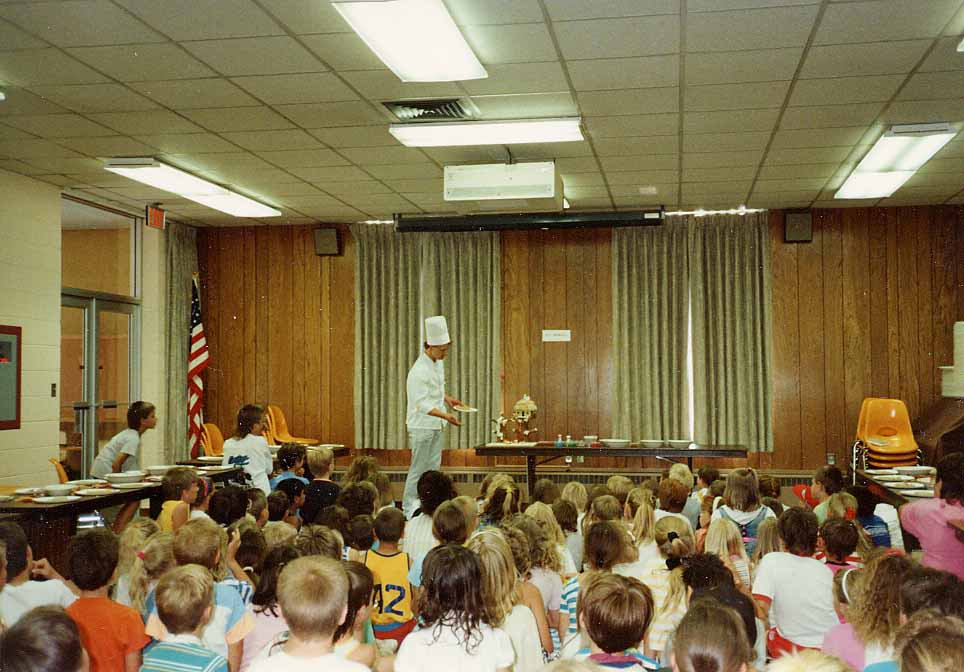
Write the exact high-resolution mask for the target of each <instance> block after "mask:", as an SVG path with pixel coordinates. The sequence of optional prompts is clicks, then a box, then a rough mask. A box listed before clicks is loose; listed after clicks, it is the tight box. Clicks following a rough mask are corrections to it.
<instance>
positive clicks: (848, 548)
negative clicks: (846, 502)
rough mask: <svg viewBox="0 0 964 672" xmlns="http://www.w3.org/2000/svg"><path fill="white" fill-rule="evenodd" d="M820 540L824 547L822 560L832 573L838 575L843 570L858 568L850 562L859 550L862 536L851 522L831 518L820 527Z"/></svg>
mask: <svg viewBox="0 0 964 672" xmlns="http://www.w3.org/2000/svg"><path fill="white" fill-rule="evenodd" d="M820 538H821V539H822V540H823V547H824V554H823V555H824V557H823V558H822V559H823V561H824V563H825V564H826V565H827V567H828V568H829V569H830V571H831V572H833V573H834V574H836V573H837V572H839V571H840V570H841V569H846V568H853V567H856V566H857V565H856V564H853V563H852V562H851V561H850V560H851V556H852V555H853V553H854V551H855V550H857V543H858V542H859V541H860V536H859V535H858V533H857V527H856V526H855V525H854V524H853V523H852V522H851V521H849V520H841V519H839V518H831V519H830V520H828V521H827V522H825V523H824V524H823V525H821V526H820Z"/></svg>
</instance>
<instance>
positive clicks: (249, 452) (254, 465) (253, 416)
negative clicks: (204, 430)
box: [221, 404, 274, 495]
mask: <svg viewBox="0 0 964 672" xmlns="http://www.w3.org/2000/svg"><path fill="white" fill-rule="evenodd" d="M263 429H264V409H263V408H261V407H260V406H257V405H255V404H246V405H245V406H242V407H241V410H240V411H238V426H237V429H236V430H235V433H234V436H232V437H231V438H230V439H228V440H227V441H225V442H224V456H223V458H222V459H221V464H222V465H223V466H225V467H241V468H242V469H244V473H245V475H246V476H247V479H246V480H250V481H251V485H252V486H253V487H255V488H259V489H261V490H262V491H264V494H266V495H267V494H269V493H270V492H271V485H270V484H269V482H268V476H269V475H270V474H271V471H272V469H273V468H274V462H273V460H272V458H271V449H270V448H268V442H267V441H266V440H265V438H264V437H263V436H261V432H262V430H263Z"/></svg>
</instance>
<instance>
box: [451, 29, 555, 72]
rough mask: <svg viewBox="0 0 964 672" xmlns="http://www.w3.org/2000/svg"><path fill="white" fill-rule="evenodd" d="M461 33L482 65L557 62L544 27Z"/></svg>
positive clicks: (547, 31)
mask: <svg viewBox="0 0 964 672" xmlns="http://www.w3.org/2000/svg"><path fill="white" fill-rule="evenodd" d="M462 33H463V34H464V35H465V39H466V40H467V41H468V43H469V45H470V46H471V47H472V51H474V52H475V55H476V56H478V58H479V60H480V61H481V62H482V63H483V64H485V65H490V64H493V65H494V64H501V63H533V62H538V61H554V60H556V47H555V46H554V45H553V43H552V38H551V37H549V30H548V29H547V28H546V26H545V24H543V23H517V24H511V25H501V26H466V27H464V28H463V29H462Z"/></svg>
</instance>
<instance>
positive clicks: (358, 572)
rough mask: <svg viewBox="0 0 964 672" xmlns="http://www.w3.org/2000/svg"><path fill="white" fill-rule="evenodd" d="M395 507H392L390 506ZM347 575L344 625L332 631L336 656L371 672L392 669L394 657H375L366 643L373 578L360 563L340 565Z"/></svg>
mask: <svg viewBox="0 0 964 672" xmlns="http://www.w3.org/2000/svg"><path fill="white" fill-rule="evenodd" d="M393 508H394V507H393ZM342 566H343V567H344V568H345V573H346V574H347V575H348V611H347V613H346V615H345V622H344V623H342V624H341V625H339V626H338V629H337V630H335V653H337V654H338V655H339V656H341V657H342V658H345V659H347V660H353V661H355V662H356V663H361V664H362V665H365V666H366V667H369V668H372V669H383V670H388V671H389V672H390V671H391V669H392V663H393V661H394V658H382V659H379V658H378V650H377V649H376V648H375V646H374V645H372V644H366V643H365V622H366V621H367V620H368V619H369V618H371V615H372V611H373V605H372V598H373V597H374V589H375V579H374V577H373V576H372V573H371V571H370V570H369V569H368V568H367V567H366V566H365V565H363V564H362V563H360V562H355V561H353V560H348V561H345V562H343V563H342Z"/></svg>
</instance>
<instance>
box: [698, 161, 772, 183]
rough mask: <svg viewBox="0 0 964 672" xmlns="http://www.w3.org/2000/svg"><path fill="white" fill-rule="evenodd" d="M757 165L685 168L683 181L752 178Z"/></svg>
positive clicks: (718, 180)
mask: <svg viewBox="0 0 964 672" xmlns="http://www.w3.org/2000/svg"><path fill="white" fill-rule="evenodd" d="M755 176H756V166H755V165H750V166H725V167H722V168H684V169H683V182H720V181H726V180H752V179H753V178H754V177H755Z"/></svg>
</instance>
